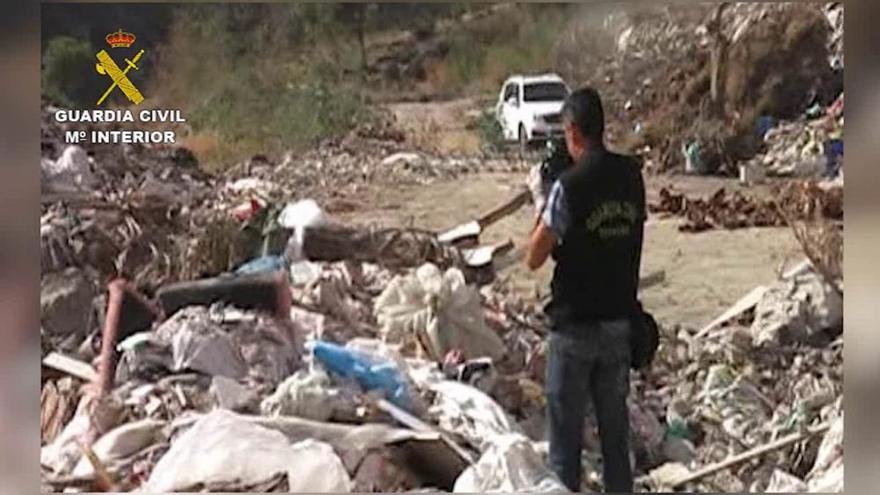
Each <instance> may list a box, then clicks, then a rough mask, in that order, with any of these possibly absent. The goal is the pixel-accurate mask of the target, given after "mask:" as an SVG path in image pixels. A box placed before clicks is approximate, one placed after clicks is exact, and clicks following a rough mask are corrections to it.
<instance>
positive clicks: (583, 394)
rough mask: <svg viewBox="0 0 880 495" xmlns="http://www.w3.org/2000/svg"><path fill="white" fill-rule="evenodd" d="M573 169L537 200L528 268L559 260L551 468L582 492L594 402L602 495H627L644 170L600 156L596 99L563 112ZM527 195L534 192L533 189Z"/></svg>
mask: <svg viewBox="0 0 880 495" xmlns="http://www.w3.org/2000/svg"><path fill="white" fill-rule="evenodd" d="M562 118H563V123H564V126H565V141H566V145H567V147H568V150H569V152H570V153H571V156H572V159H573V162H574V164H573V165H572V166H571V167H570V168H569V169H568V170H566V171H565V172H564V173H563V174H562V175H561V176H560V177H559V179H558V180H557V181H556V182H555V183H554V184H553V186H552V188H551V189H550V193H549V197H548V198H547V199H546V200H544V198H542V197H540V195H539V194H537V195H538V196H539V197H536V198H535V204H536V205H537V207H538V208H539V211H538V218H537V219H536V222H535V223H536V225H535V228H534V231H533V232H532V235H531V239H530V241H529V247H528V251H527V254H526V264H527V265H528V267H529V269H531V270H537V269H538V268H540V267H541V265H543V264H544V262H545V261H546V260H547V258H548V257H549V256H550V255H551V254H552V256H553V259H554V261H555V262H556V266H555V269H554V271H553V281H552V284H551V289H552V299H551V301H550V303H549V304H548V305H547V307H546V308H545V312H546V313H547V316H548V317H549V320H550V322H551V323H550V325H551V327H550V336H549V339H548V348H549V358H548V362H547V377H546V378H547V379H546V394H547V419H548V426H549V440H550V465H551V468H552V469H553V471H554V472H555V473H556V474H557V475H558V476H559V478H560V479H561V480H562V482H563V483H564V484H565V485H566V486H567V487H568V488H569V489H571V490H573V491H580V489H581V477H582V469H581V450H582V447H583V437H584V436H583V428H584V419H585V415H586V406H587V403H588V401H589V400H590V399H591V400H592V403H593V406H594V410H595V412H596V422H597V424H598V427H599V436H600V441H601V446H602V459H603V465H604V483H605V491H606V492H615V493H625V492H631V491H632V483H633V481H632V467H631V465H630V456H629V414H628V410H627V405H626V397H627V393H628V391H629V369H630V363H631V359H630V332H631V327H630V322H629V318H630V316H631V315H632V314H633V312H634V311H635V307H636V305H637V295H636V292H637V289H638V279H639V264H640V261H641V252H642V236H643V230H644V221H645V216H646V214H645V187H644V183H643V181H642V173H641V165H640V163H639V162H638V161H637V160H636V159H634V158H632V157H627V156H623V155H619V154H616V153H612V152H610V151H608V150H606V149H605V145H604V131H605V122H604V120H605V118H604V112H603V110H602V102H601V99H600V98H599V94H598V93H597V92H596V91H595V90H594V89H592V88H583V89H580V90H577V91H575V92H573V93H571V95H569V97H568V98H567V99H566V101H565V104H564V106H563V109H562ZM532 190H533V194H535V191H540V190H541V188H540V187H532Z"/></svg>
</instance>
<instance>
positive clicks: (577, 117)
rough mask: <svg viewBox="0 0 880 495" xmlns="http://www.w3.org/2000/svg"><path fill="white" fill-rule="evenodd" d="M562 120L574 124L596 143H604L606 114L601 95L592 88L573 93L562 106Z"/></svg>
mask: <svg viewBox="0 0 880 495" xmlns="http://www.w3.org/2000/svg"><path fill="white" fill-rule="evenodd" d="M562 118H563V119H565V120H567V121H569V122H571V123H573V124H574V125H575V126H576V127H577V128H578V129H579V130H580V131H581V134H583V135H584V137H585V138H587V139H589V140H590V141H592V142H594V143H602V136H603V135H604V134H605V112H604V110H602V99H601V98H600V97H599V93H598V92H597V91H596V90H595V89H593V88H590V87H585V88H581V89H578V90H577V91H573V92H572V93H571V94H570V95H568V97H567V98H566V99H565V103H564V104H563V105H562Z"/></svg>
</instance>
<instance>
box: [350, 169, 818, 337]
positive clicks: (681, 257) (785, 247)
mask: <svg viewBox="0 0 880 495" xmlns="http://www.w3.org/2000/svg"><path fill="white" fill-rule="evenodd" d="M524 180H525V174H476V175H471V176H467V177H464V178H459V179H456V180H452V181H446V182H440V183H434V184H431V185H426V186H407V187H400V188H398V189H396V190H393V191H392V190H371V191H369V192H367V193H366V194H365V195H364V197H363V198H359V199H358V203H360V204H361V208H360V209H359V210H358V211H351V212H346V213H340V214H338V215H337V216H338V217H340V218H341V219H343V220H346V221H353V222H359V223H370V222H375V223H379V224H383V225H401V226H403V225H406V226H410V225H411V226H417V227H420V228H428V229H435V230H438V231H443V230H445V229H448V228H451V227H454V226H456V225H458V224H460V223H464V222H466V221H469V220H472V219H474V218H475V217H477V216H479V215H480V214H481V213H483V212H486V211H488V210H490V209H492V208H493V207H495V206H497V205H499V204H501V203H503V202H504V201H505V200H507V199H509V198H511V197H512V196H514V195H515V194H516V192H517V191H518V188H519V187H520V186H521V184H522V183H523V181H524ZM669 180H671V179H670V178H668V177H664V178H662V179H661V180H654V179H652V178H649V179H648V189H649V191H648V194H649V196H651V195H653V194H656V191H657V190H658V189H659V187H660V186H661V185H663V184H665V183H666V182H667V181H669ZM719 184H726V185H728V186H730V187H731V188H735V187H737V184H736V182H735V181H731V180H726V179H721V178H702V177H688V178H685V180H684V181H681V182H680V183H677V185H678V186H679V188H680V190H685V191H692V192H698V191H703V190H705V191H712V190H714V189H715V188H717V186H718V185H719ZM532 223H533V213H532V209H531V206H526V207H524V208H522V209H520V210H519V211H518V212H516V213H515V214H513V215H511V216H509V217H507V218H505V219H503V220H501V221H500V222H498V223H497V224H495V225H493V226H491V227H490V228H489V229H488V230H487V231H486V232H485V233H484V234H483V235H482V236H481V239H480V240H481V242H482V243H484V244H490V243H498V242H505V241H507V240H508V239H512V240H513V241H514V243H515V244H516V245H517V246H519V245H522V244H523V243H524V240H525V239H526V237H527V235H528V233H529V230H530V228H531V226H532ZM678 224H679V220H677V219H661V218H656V217H654V218H650V219H649V221H648V224H647V226H646V234H645V246H644V254H643V262H642V272H643V274H645V275H647V274H650V273H652V272H655V271H658V270H665V272H666V278H665V281H664V282H663V283H661V284H659V285H656V286H653V287H651V288H649V289H647V290H645V291H644V293H643V294H642V298H643V301H644V304H645V306H646V307H647V308H648V309H649V310H650V311H652V312H653V313H655V316H656V317H657V318H658V319H659V320H660V321H661V322H665V323H669V324H675V323H677V324H683V325H687V326H690V327H699V326H702V325H703V324H705V323H707V322H709V321H711V320H712V319H713V318H715V317H716V316H717V315H718V314H719V313H721V312H722V311H724V310H725V309H727V307H728V306H730V305H732V304H733V303H735V302H736V301H737V300H738V299H739V298H740V297H742V296H744V295H745V294H747V293H748V292H749V291H751V290H752V288H754V287H755V286H756V285H759V284H766V283H769V282H771V281H772V280H773V279H774V278H775V277H776V273H777V270H778V269H779V267H780V265H782V264H783V263H784V262H786V260H787V261H788V262H789V263H794V262H797V261H799V260H800V259H801V258H800V256H801V255H800V254H799V253H800V250H799V247H798V245H797V242H796V240H795V239H794V237H793V235H792V234H791V232H790V230H789V229H787V228H755V229H739V230H731V231H726V230H712V231H708V232H703V233H699V234H690V233H682V232H679V231H678ZM551 271H552V262H548V263H547V265H545V266H544V267H543V268H542V269H541V270H539V271H538V272H536V273H531V272H529V271H528V270H527V269H526V268H525V267H524V266H522V265H516V266H513V267H511V268H508V269H507V270H506V271H504V272H503V273H502V274H501V275H500V277H501V278H502V279H507V280H509V281H510V283H511V284H512V286H513V287H515V288H516V289H517V291H519V292H520V293H521V294H522V295H523V296H524V297H526V298H528V299H535V298H540V297H541V296H542V295H545V294H546V293H547V291H548V287H549V285H548V284H549V280H550V276H551Z"/></svg>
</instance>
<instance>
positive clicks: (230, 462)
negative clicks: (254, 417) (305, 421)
mask: <svg viewBox="0 0 880 495" xmlns="http://www.w3.org/2000/svg"><path fill="white" fill-rule="evenodd" d="M280 472H284V473H287V477H288V483H289V485H290V492H321V493H325V492H349V491H351V487H352V484H351V479H350V478H349V476H348V472H346V470H345V467H344V466H343V464H342V461H341V460H340V459H339V457H338V456H337V455H336V453H335V452H334V451H333V448H332V447H331V446H330V445H328V444H326V443H323V442H318V441H315V440H304V441H302V442H298V443H296V444H291V443H290V442H289V441H288V439H287V437H285V436H284V434H282V433H280V432H278V431H275V430H271V429H268V428H264V427H262V426H257V425H255V424H253V423H252V422H249V421H247V420H246V419H244V418H243V417H242V416H239V415H237V414H235V413H231V412H229V411H226V410H223V409H217V410H214V411H212V412H211V413H209V414H207V415H205V416H203V417H202V418H200V419H199V420H198V421H196V423H195V424H194V425H193V426H192V427H191V428H190V429H189V430H188V431H186V432H185V433H183V434H182V435H181V436H180V437H179V438H178V439H176V440H175V441H174V442H173V443H172V444H171V448H170V449H169V450H168V452H167V453H166V454H165V456H163V457H162V459H160V460H159V462H158V463H157V464H156V467H155V468H154V469H153V472H152V474H151V475H150V478H149V480H147V483H146V484H145V485H144V486H143V490H144V491H145V492H150V493H164V492H173V491H182V490H186V489H192V488H193V487H195V486H197V485H199V484H207V483H212V484H214V483H233V482H238V483H245V484H247V483H257V482H260V481H264V480H266V479H268V478H270V477H272V476H274V475H276V474H277V473H280Z"/></svg>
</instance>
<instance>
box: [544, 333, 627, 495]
mask: <svg viewBox="0 0 880 495" xmlns="http://www.w3.org/2000/svg"><path fill="white" fill-rule="evenodd" d="M630 332H631V329H630V323H629V321H628V320H615V321H601V322H592V323H585V324H579V325H574V326H571V325H569V326H567V327H565V328H555V329H553V331H551V332H550V337H549V342H548V347H549V358H548V361H547V376H546V394H547V422H548V429H549V432H548V437H549V440H550V468H551V469H552V470H553V471H554V472H555V473H556V475H557V476H559V478H560V480H561V481H562V483H563V484H564V485H565V486H566V487H568V488H569V489H570V490H572V491H575V492H577V491H580V488H581V481H582V477H583V472H582V471H583V470H582V468H581V451H582V449H583V441H584V420H585V416H586V406H587V403H588V401H590V400H592V403H593V408H594V410H595V414H596V424H597V426H598V427H599V440H600V443H601V446H602V464H603V471H604V472H603V478H604V484H605V491H606V492H612V493H631V492H632V484H633V479H632V467H631V466H630V457H629V412H628V409H627V406H626V397H627V394H628V393H629V370H630V342H629V339H630Z"/></svg>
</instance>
